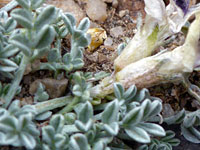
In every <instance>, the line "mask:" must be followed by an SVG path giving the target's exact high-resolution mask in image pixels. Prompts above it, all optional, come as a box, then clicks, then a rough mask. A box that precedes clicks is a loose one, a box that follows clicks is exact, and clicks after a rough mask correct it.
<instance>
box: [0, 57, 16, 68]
mask: <svg viewBox="0 0 200 150" xmlns="http://www.w3.org/2000/svg"><path fill="white" fill-rule="evenodd" d="M0 62H1V64H4V65H8V66H10V67H15V68H17V67H18V66H17V64H16V63H14V62H13V61H11V60H9V59H5V58H0Z"/></svg>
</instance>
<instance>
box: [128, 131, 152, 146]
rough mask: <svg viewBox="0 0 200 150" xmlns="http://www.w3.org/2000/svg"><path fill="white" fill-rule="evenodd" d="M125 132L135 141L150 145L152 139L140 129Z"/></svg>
mask: <svg viewBox="0 0 200 150" xmlns="http://www.w3.org/2000/svg"><path fill="white" fill-rule="evenodd" d="M125 132H126V133H127V134H128V136H130V137H131V138H132V139H133V140H135V141H137V142H139V143H150V142H151V139H150V137H149V135H148V134H147V132H146V131H145V130H144V129H142V128H140V127H133V128H131V129H130V130H129V129H125Z"/></svg>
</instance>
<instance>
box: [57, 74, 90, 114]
mask: <svg viewBox="0 0 200 150" xmlns="http://www.w3.org/2000/svg"><path fill="white" fill-rule="evenodd" d="M71 79H72V80H71V81H72V86H71V91H72V93H73V95H74V98H73V101H72V102H71V103H70V104H68V105H67V106H66V107H64V108H63V109H62V110H61V111H60V112H59V113H62V114H65V113H68V112H70V111H72V110H74V108H75V107H76V105H77V104H78V103H80V102H86V101H89V100H92V98H91V97H90V92H89V89H90V88H91V86H92V85H91V83H88V82H86V79H85V77H84V75H83V73H81V72H75V73H74V74H73V75H72V76H71Z"/></svg>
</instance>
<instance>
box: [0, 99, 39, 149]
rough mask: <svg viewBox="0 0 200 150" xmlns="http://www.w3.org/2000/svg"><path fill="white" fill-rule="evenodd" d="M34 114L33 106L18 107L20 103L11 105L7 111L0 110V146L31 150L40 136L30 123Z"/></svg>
mask: <svg viewBox="0 0 200 150" xmlns="http://www.w3.org/2000/svg"><path fill="white" fill-rule="evenodd" d="M35 114H36V110H35V109H34V107H33V106H30V105H26V106H23V107H22V108H21V107H20V101H19V100H15V101H13V102H12V103H11V105H10V106H9V108H8V110H7V109H4V108H0V145H12V146H16V147H18V146H25V147H26V148H27V149H33V148H34V147H35V146H36V139H35V138H36V137H38V136H39V135H40V132H39V130H38V129H37V128H36V125H35V123H34V122H33V121H32V119H33V118H34V116H35Z"/></svg>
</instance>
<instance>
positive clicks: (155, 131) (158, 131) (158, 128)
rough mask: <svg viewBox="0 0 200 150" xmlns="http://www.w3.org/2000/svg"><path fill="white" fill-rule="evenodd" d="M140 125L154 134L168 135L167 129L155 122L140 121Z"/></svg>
mask: <svg viewBox="0 0 200 150" xmlns="http://www.w3.org/2000/svg"><path fill="white" fill-rule="evenodd" d="M138 126H139V127H140V128H142V129H144V130H145V131H147V132H148V133H149V134H151V135H154V136H165V135H166V133H165V130H164V129H163V128H162V127H161V126H159V125H157V124H154V123H140V124H139V125H138Z"/></svg>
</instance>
